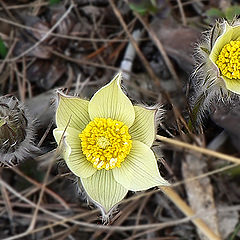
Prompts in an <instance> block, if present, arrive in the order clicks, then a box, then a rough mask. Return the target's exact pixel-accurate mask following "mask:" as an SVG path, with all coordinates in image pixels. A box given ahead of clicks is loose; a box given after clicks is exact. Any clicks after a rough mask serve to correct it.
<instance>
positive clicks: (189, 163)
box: [182, 154, 219, 240]
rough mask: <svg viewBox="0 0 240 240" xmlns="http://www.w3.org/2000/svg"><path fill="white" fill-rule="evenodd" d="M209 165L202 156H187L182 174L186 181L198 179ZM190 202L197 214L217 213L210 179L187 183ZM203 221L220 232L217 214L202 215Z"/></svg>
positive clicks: (202, 236) (201, 235)
mask: <svg viewBox="0 0 240 240" xmlns="http://www.w3.org/2000/svg"><path fill="white" fill-rule="evenodd" d="M206 169H207V164H206V162H205V161H204V159H202V158H201V156H196V154H195V155H191V154H186V157H185V162H183V164H182V174H183V176H184V179H188V178H192V177H196V176H198V175H201V174H203V173H204V172H206ZM185 189H186V192H187V196H188V200H189V203H190V206H191V208H192V209H193V210H194V211H195V212H196V213H198V212H203V211H204V212H206V213H208V212H214V211H216V207H215V201H214V196H213V187H212V185H211V182H210V179H209V178H208V177H205V178H202V179H197V180H195V181H190V182H186V183H185ZM201 217H202V219H203V220H204V221H205V222H206V223H207V225H208V226H209V227H210V229H212V230H213V231H214V232H215V233H216V234H218V235H219V231H218V219H217V215H216V214H211V215H208V214H206V216H204V215H202V216H201ZM198 235H199V237H200V239H201V240H208V239H207V238H206V237H205V236H204V235H203V234H202V233H201V232H200V231H198Z"/></svg>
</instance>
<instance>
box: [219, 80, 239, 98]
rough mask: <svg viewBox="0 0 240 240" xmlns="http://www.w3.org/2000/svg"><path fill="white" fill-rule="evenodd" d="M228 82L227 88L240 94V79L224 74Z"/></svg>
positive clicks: (226, 82)
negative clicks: (230, 77)
mask: <svg viewBox="0 0 240 240" xmlns="http://www.w3.org/2000/svg"><path fill="white" fill-rule="evenodd" d="M222 78H223V79H224V82H225V84H226V88H227V89H228V90H230V91H232V92H234V93H237V94H240V79H229V78H227V77H224V76H222Z"/></svg>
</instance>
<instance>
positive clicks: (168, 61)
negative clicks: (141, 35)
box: [135, 13, 181, 85]
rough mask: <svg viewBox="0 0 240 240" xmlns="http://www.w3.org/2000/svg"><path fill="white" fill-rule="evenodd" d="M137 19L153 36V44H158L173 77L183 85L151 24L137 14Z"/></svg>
mask: <svg viewBox="0 0 240 240" xmlns="http://www.w3.org/2000/svg"><path fill="white" fill-rule="evenodd" d="M135 15H136V17H137V18H138V20H139V21H140V22H141V23H142V25H143V26H144V28H145V29H146V30H147V32H148V34H149V35H150V36H151V38H152V40H153V42H154V43H155V44H156V46H157V48H158V50H159V52H160V53H161V55H162V57H163V59H164V62H165V63H166V65H167V67H168V69H169V71H170V73H171V75H172V77H173V78H174V79H175V80H176V82H177V83H178V84H179V85H181V81H180V79H179V77H178V75H177V73H176V71H175V69H174V67H173V65H172V63H171V61H170V59H169V57H168V55H167V53H166V51H165V49H164V47H163V45H162V43H161V41H160V40H159V38H158V37H157V36H156V34H155V32H154V31H153V29H152V28H151V27H150V26H149V24H147V23H146V21H144V19H143V18H142V17H141V16H140V15H139V14H138V13H135Z"/></svg>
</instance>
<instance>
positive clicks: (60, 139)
mask: <svg viewBox="0 0 240 240" xmlns="http://www.w3.org/2000/svg"><path fill="white" fill-rule="evenodd" d="M63 135H64V130H61V129H59V128H55V129H54V130H53V136H54V138H55V140H56V142H57V144H58V146H59V148H60V150H61V154H62V156H63V158H64V159H67V158H68V157H69V155H70V153H71V148H70V147H69V146H68V145H67V144H66V142H65V140H64V139H65V137H64V136H63Z"/></svg>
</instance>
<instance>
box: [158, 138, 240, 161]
mask: <svg viewBox="0 0 240 240" xmlns="http://www.w3.org/2000/svg"><path fill="white" fill-rule="evenodd" d="M156 139H157V140H159V141H162V142H166V143H169V144H172V145H175V146H178V147H182V148H185V149H188V150H192V151H196V152H199V153H202V154H205V155H208V156H211V157H215V158H220V159H224V160H227V161H229V162H233V163H237V164H240V158H236V157H233V156H229V155H227V154H224V153H220V152H215V151H213V150H210V149H206V148H202V147H198V146H195V145H191V144H189V143H185V142H181V141H179V140H176V139H170V138H167V137H163V136H159V135H157V136H156Z"/></svg>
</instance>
